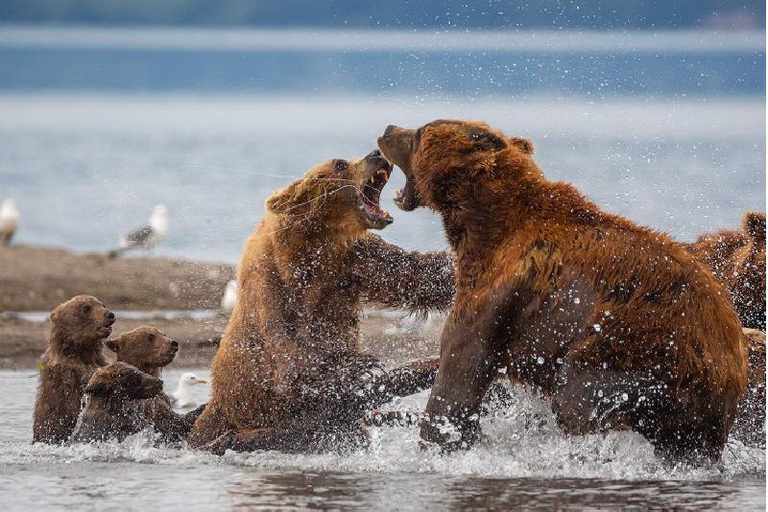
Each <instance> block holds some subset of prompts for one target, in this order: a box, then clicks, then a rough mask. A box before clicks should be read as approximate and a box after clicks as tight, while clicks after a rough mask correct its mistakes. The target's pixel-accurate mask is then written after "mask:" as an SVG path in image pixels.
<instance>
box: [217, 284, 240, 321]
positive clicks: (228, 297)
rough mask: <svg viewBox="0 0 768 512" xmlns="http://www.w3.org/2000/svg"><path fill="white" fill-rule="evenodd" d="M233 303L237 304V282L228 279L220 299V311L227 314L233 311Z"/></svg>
mask: <svg viewBox="0 0 768 512" xmlns="http://www.w3.org/2000/svg"><path fill="white" fill-rule="evenodd" d="M235 303H237V281H236V280H234V279H230V280H229V282H228V283H227V287H226V288H224V295H223V296H222V297H221V310H222V311H223V312H224V313H227V314H229V313H231V312H232V310H233V309H235Z"/></svg>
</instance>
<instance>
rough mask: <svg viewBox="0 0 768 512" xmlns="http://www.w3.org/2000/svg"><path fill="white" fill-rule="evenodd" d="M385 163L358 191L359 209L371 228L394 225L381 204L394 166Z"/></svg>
mask: <svg viewBox="0 0 768 512" xmlns="http://www.w3.org/2000/svg"><path fill="white" fill-rule="evenodd" d="M382 162H384V164H383V167H382V168H379V169H378V170H376V171H374V172H373V175H372V176H370V177H369V178H368V179H367V180H365V182H363V184H362V186H361V188H360V190H359V191H358V194H357V195H358V199H359V201H358V208H360V211H361V212H362V213H363V215H364V216H365V219H366V220H367V221H368V224H369V226H370V227H371V228H376V229H381V228H383V227H385V226H388V225H389V224H391V223H392V216H391V215H390V214H389V212H387V211H386V210H384V209H383V208H382V207H381V205H380V204H379V200H380V199H381V190H382V189H383V188H384V185H386V184H387V181H389V175H390V173H391V172H392V166H391V165H390V164H389V162H386V161H385V160H384V159H382Z"/></svg>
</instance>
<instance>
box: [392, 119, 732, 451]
mask: <svg viewBox="0 0 768 512" xmlns="http://www.w3.org/2000/svg"><path fill="white" fill-rule="evenodd" d="M379 147H380V148H381V150H382V152H383V154H384V155H385V157H386V158H387V159H388V160H390V161H391V162H393V163H395V164H396V165H398V166H399V167H400V168H401V169H402V170H403V171H404V173H405V175H406V178H407V183H406V186H405V188H404V189H403V190H402V191H401V193H400V195H399V197H398V199H397V202H398V205H399V206H400V207H401V208H402V209H404V210H413V209H414V208H416V207H418V206H422V205H423V206H426V207H429V208H431V209H433V210H435V211H436V212H438V213H439V214H440V215H441V216H442V220H443V224H444V227H445V231H446V234H447V237H448V240H449V242H450V244H451V246H452V248H453V249H454V251H455V261H456V299H455V304H454V306H453V309H452V311H451V314H450V316H449V318H448V321H447V323H446V326H445V328H444V330H443V333H442V337H441V345H440V373H439V374H438V376H437V380H436V382H435V385H434V387H433V388H432V393H431V396H430V399H429V402H428V404H427V409H426V412H427V414H428V417H429V418H430V420H429V421H427V422H424V423H423V424H422V431H421V434H422V438H423V439H424V440H426V441H432V442H438V443H440V444H441V445H443V446H444V447H445V448H447V449H450V448H457V447H463V446H469V445H471V444H472V443H473V442H474V441H475V440H476V439H477V437H478V434H479V427H478V422H477V414H476V413H477V410H478V406H479V404H480V401H481V399H482V398H483V395H484V394H485V392H486V389H487V388H488V385H489V384H490V382H491V381H492V379H493V378H494V377H495V376H496V375H497V374H498V372H499V371H500V370H501V371H506V372H507V374H508V375H509V376H510V377H511V378H513V379H514V380H517V381H520V382H522V383H525V384H528V385H533V386H535V387H538V388H539V389H540V390H541V391H543V392H544V393H545V394H547V395H549V396H550V397H551V400H552V406H553V410H554V412H555V414H556V417H557V419H558V422H559V424H560V426H561V427H562V429H563V430H564V431H565V432H568V433H573V434H585V433H591V432H598V431H605V430H609V429H623V428H632V429H634V430H636V431H637V432H639V433H641V434H642V435H644V436H645V437H646V438H647V439H649V440H650V441H651V443H652V444H653V445H654V447H655V449H656V451H657V453H658V454H659V455H660V456H663V457H665V458H671V459H690V460H692V461H702V462H704V461H711V460H717V459H719V457H720V455H721V451H722V449H723V446H724V444H725V442H726V439H727V437H728V432H729V430H730V428H731V425H732V423H733V420H734V415H735V413H736V406H737V403H738V400H739V398H740V397H741V395H742V394H743V393H744V390H745V387H746V380H747V361H746V351H745V347H744V339H743V334H742V332H741V326H740V324H739V319H738V317H737V316H736V314H735V312H734V311H733V308H732V306H731V304H730V301H729V300H728V297H727V292H726V291H725V290H724V289H723V287H722V286H721V285H720V283H718V281H717V280H716V279H715V277H714V276H713V275H712V273H711V272H710V271H709V270H708V269H706V268H705V267H704V265H702V264H700V263H699V262H697V261H696V260H695V259H694V258H693V257H692V256H691V255H690V254H689V253H688V252H687V251H686V250H685V249H684V248H683V246H682V245H681V244H679V243H676V242H674V241H673V240H671V239H670V238H669V237H668V236H667V235H665V234H662V233H658V232H655V231H652V230H650V229H646V228H643V227H639V226H637V225H635V224H633V223H631V222H630V221H628V220H626V219H624V218H622V217H620V216H617V215H613V214H609V213H606V212H604V211H602V210H601V209H600V208H599V207H598V206H597V205H595V204H594V203H592V202H590V201H588V200H587V199H586V198H585V197H584V196H583V195H582V194H580V193H579V192H578V191H577V190H576V188H575V187H573V186H572V185H570V184H567V183H559V182H552V181H549V180H547V179H546V178H545V177H544V175H543V174H542V172H541V170H539V168H538V166H537V165H536V163H535V162H534V160H533V157H532V153H533V146H532V144H531V143H530V142H528V141H526V140H524V139H519V138H508V137H506V136H504V135H503V134H502V133H501V132H499V131H498V130H494V129H492V128H490V127H488V126H487V125H486V124H484V123H479V122H465V121H434V122H432V123H429V124H427V125H425V126H422V127H421V128H419V129H404V128H399V127H396V126H389V127H387V129H386V131H385V132H384V134H383V135H382V136H381V137H380V138H379ZM452 429H455V430H452Z"/></svg>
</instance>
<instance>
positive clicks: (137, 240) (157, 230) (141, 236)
mask: <svg viewBox="0 0 768 512" xmlns="http://www.w3.org/2000/svg"><path fill="white" fill-rule="evenodd" d="M167 234H168V209H167V208H166V207H165V205H162V204H159V205H157V206H155V207H154V208H153V209H152V215H150V217H149V224H147V225H146V226H142V227H140V228H138V229H134V230H133V231H131V232H130V233H128V234H127V235H125V236H124V237H123V238H121V239H120V248H119V249H116V250H114V251H111V252H110V253H109V255H110V256H111V257H113V258H114V257H116V256H119V255H120V254H122V253H124V252H126V251H129V250H131V249H151V248H153V247H154V246H156V245H157V244H158V243H159V242H160V241H161V240H163V239H164V238H165V237H166V235H167Z"/></svg>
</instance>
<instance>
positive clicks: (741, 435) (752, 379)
mask: <svg viewBox="0 0 768 512" xmlns="http://www.w3.org/2000/svg"><path fill="white" fill-rule="evenodd" d="M744 335H745V337H746V339H747V345H748V348H749V384H748V385H747V393H746V394H745V395H744V397H743V398H742V399H741V400H740V401H739V408H738V413H737V415H736V422H735V423H734V425H733V431H732V432H731V434H732V436H733V437H734V438H736V439H738V440H739V441H742V442H743V443H745V444H748V445H751V446H760V447H765V333H764V332H763V331H758V330H757V329H749V328H745V329H744Z"/></svg>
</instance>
